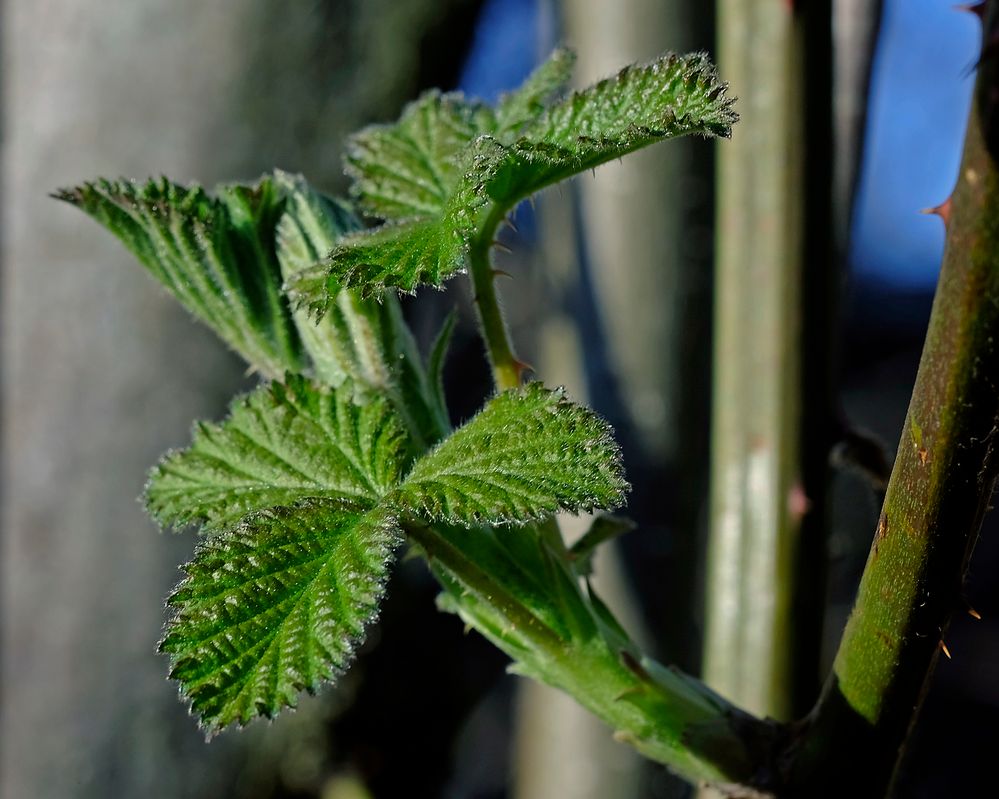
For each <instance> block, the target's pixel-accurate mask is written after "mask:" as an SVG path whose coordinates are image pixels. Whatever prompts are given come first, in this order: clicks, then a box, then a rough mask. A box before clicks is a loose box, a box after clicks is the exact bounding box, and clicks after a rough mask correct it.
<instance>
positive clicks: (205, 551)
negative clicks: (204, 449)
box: [160, 500, 399, 732]
mask: <svg viewBox="0 0 999 799" xmlns="http://www.w3.org/2000/svg"><path fill="white" fill-rule="evenodd" d="M398 541H399V532H398V528H397V526H396V523H395V520H394V519H392V518H391V517H390V516H388V515H386V514H384V513H382V512H380V511H368V512H365V511H364V510H363V509H360V508H357V507H354V506H351V505H345V504H343V503H341V502H336V501H330V500H305V501H303V502H301V503H299V504H298V505H296V506H294V507H288V508H274V509H271V510H266V511H261V512H259V513H257V514H255V515H251V516H249V517H247V518H246V519H245V520H244V521H243V522H241V523H240V524H239V525H238V526H237V527H236V528H235V529H233V530H231V531H229V532H227V533H224V534H222V535H220V536H217V537H215V538H211V539H209V540H208V541H207V542H205V543H204V544H202V545H201V546H200V547H199V548H198V550H197V551H196V552H195V555H194V560H193V561H192V562H191V563H189V564H188V565H187V566H186V571H187V577H186V578H185V579H184V580H183V582H181V584H180V585H179V586H178V587H177V589H176V590H175V591H174V593H173V594H172V595H171V597H170V600H169V604H170V605H171V606H172V607H173V608H175V610H176V614H175V615H174V617H173V618H172V619H171V620H170V621H169V622H168V624H167V628H166V635H165V637H164V638H163V641H162V642H161V643H160V651H162V652H166V653H169V654H170V655H171V670H170V676H171V677H173V678H174V679H176V680H178V681H179V682H180V684H181V692H182V693H183V694H184V695H185V696H187V698H188V699H189V700H190V702H191V709H192V711H193V712H194V713H196V714H198V715H199V716H200V717H201V720H202V723H203V724H204V725H205V726H206V727H207V728H208V730H209V731H211V732H214V731H217V730H219V729H220V728H222V727H224V726H226V725H228V724H232V723H238V724H245V723H247V722H248V721H250V720H251V719H253V718H254V717H256V716H261V715H262V716H267V717H271V716H273V715H274V714H275V713H276V712H277V711H278V710H280V709H281V708H283V707H287V706H292V707H293V706H294V705H295V703H296V702H297V698H298V694H299V693H300V692H301V691H303V690H307V691H310V692H311V691H314V690H315V689H316V688H318V687H319V685H320V684H321V683H322V682H324V681H328V680H330V679H332V678H333V677H335V676H336V674H337V673H338V672H339V671H341V670H342V669H344V668H345V667H346V666H347V664H348V663H349V661H350V660H351V659H352V657H353V654H354V652H355V649H356V647H357V645H358V644H359V643H360V641H361V640H362V639H363V636H364V630H365V627H366V626H367V625H368V624H370V623H371V622H372V621H373V620H374V618H375V616H376V615H377V609H378V603H379V601H380V599H381V597H382V594H383V593H384V584H385V578H386V572H387V566H388V562H389V559H390V557H391V554H392V550H393V548H394V547H395V545H396V544H397V542H398Z"/></svg>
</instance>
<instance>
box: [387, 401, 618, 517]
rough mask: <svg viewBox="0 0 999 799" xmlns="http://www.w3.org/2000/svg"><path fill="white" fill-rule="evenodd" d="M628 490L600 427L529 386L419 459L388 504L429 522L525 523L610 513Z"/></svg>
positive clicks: (592, 417) (587, 414) (584, 412)
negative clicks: (607, 510) (584, 513)
mask: <svg viewBox="0 0 999 799" xmlns="http://www.w3.org/2000/svg"><path fill="white" fill-rule="evenodd" d="M627 487H628V486H627V483H626V482H625V480H624V476H623V474H622V469H621V462H620V454H619V451H618V447H617V444H615V442H614V440H613V438H612V437H611V431H610V428H609V426H608V425H607V424H606V422H604V421H603V420H602V419H600V417H598V416H597V415H596V414H594V413H593V412H592V411H590V410H588V409H586V408H583V407H581V406H579V405H575V404H573V403H571V402H569V401H568V400H567V399H566V398H565V396H564V394H563V393H562V392H561V391H549V390H548V389H546V388H544V387H543V386H542V385H541V384H540V383H531V384H529V385H527V386H525V387H523V388H521V389H516V390H511V391H507V392H504V393H503V394H500V395H498V396H497V397H495V398H494V399H492V400H491V401H490V402H489V403H488V404H487V405H486V407H485V408H484V409H483V410H482V411H481V412H480V413H479V414H478V415H477V416H475V417H474V418H473V419H472V420H471V421H470V422H468V423H467V424H465V425H464V426H463V427H461V428H460V429H458V430H456V431H455V432H454V433H452V434H451V436H450V437H449V438H447V439H445V440H444V441H443V442H442V443H440V444H439V445H438V446H437V447H436V448H435V449H434V450H433V451H431V452H430V453H429V454H427V455H425V456H424V457H423V458H421V459H420V460H418V461H417V462H416V465H415V466H414V467H413V469H412V471H411V472H410V473H409V475H408V476H407V477H406V480H405V481H404V482H403V484H402V485H401V486H400V488H399V490H398V492H397V493H396V494H395V496H394V501H395V502H396V503H397V504H398V505H399V506H400V507H401V508H403V509H405V510H407V511H409V512H411V513H413V514H415V515H417V516H420V517H421V518H424V519H427V520H430V521H446V522H449V523H453V524H466V525H468V524H475V523H479V522H484V523H487V524H505V523H524V522H528V521H531V520H535V519H540V518H543V517H545V516H547V515H549V514H551V513H554V512H555V511H558V510H566V511H569V512H573V513H575V512H578V511H582V510H592V509H593V508H597V507H599V508H612V507H615V506H617V505H620V504H621V502H622V500H623V498H624V492H625V490H626V489H627Z"/></svg>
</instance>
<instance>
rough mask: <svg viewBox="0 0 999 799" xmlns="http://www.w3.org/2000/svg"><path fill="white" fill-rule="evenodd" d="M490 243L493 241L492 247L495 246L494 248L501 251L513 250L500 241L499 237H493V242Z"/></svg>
mask: <svg viewBox="0 0 999 799" xmlns="http://www.w3.org/2000/svg"><path fill="white" fill-rule="evenodd" d="M492 243H493V246H494V247H495V248H496V249H497V250H502V251H503V252H513V250H511V249H510V248H509V247H507V246H506V245H505V244H504V243H503V242H502V241H500V240H499V239H493V242H492Z"/></svg>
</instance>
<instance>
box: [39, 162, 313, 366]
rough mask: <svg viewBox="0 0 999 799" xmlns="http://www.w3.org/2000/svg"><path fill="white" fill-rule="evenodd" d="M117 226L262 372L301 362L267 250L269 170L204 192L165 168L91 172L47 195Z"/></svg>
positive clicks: (273, 204)
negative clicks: (157, 172)
mask: <svg viewBox="0 0 999 799" xmlns="http://www.w3.org/2000/svg"><path fill="white" fill-rule="evenodd" d="M55 196H56V197H58V198H59V199H61V200H65V201H67V202H69V203H72V204H73V205H76V206H78V207H79V208H81V209H82V210H83V211H85V212H86V213H87V214H89V215H90V216H91V217H93V218H94V219H96V220H97V221H98V222H100V223H101V224H102V225H104V226H105V227H106V228H107V229H108V230H109V231H111V232H112V233H113V234H114V235H115V236H117V237H118V238H119V239H120V240H121V241H122V242H123V243H124V244H125V246H126V247H128V249H129V250H131V252H132V253H133V254H134V255H135V256H136V257H137V258H138V259H139V261H140V262H141V263H142V264H143V266H145V267H146V269H148V270H149V272H150V273H151V274H152V275H153V276H154V277H155V278H156V279H157V280H159V281H160V282H161V283H162V284H163V285H165V286H166V287H167V288H168V289H169V290H170V291H171V292H172V293H173V294H174V296H175V297H177V299H178V300H180V302H181V303H182V304H183V305H184V307H185V308H187V309H188V310H189V311H190V312H191V313H193V314H194V315H195V316H196V317H198V318H199V319H201V321H203V322H205V323H206V324H207V325H208V326H209V327H211V328H212V329H213V330H214V331H215V332H216V333H218V335H219V336H221V338H222V339H223V340H224V341H225V342H226V343H227V344H228V345H229V346H230V347H232V348H233V349H234V350H235V351H236V352H238V353H239V354H240V355H241V356H243V358H245V359H246V360H247V361H248V362H249V363H250V364H251V365H252V366H254V367H255V368H256V369H258V370H259V371H260V372H261V373H262V374H263V375H265V376H267V377H271V378H275V377H279V376H280V375H282V374H284V372H285V371H300V370H301V368H302V366H303V362H302V359H301V352H300V349H301V347H300V342H299V340H298V335H297V332H296V331H295V327H294V325H293V323H292V320H291V311H290V309H289V307H288V303H287V300H286V299H285V298H284V297H283V296H282V293H281V283H282V281H281V275H280V270H279V267H278V263H277V259H276V257H275V255H274V242H273V229H274V225H275V224H276V223H277V218H278V216H279V215H280V211H281V202H282V200H281V197H280V196H279V195H278V193H277V192H276V191H275V190H274V186H273V184H272V183H271V182H270V180H269V179H267V178H263V179H261V181H260V182H259V183H258V184H256V185H255V186H239V185H229V186H222V187H220V189H219V197H218V198H217V199H216V198H212V197H210V196H209V195H208V194H207V193H206V192H205V191H204V189H202V188H201V187H199V186H191V187H189V188H185V187H183V186H178V185H176V184H174V183H170V182H169V181H168V180H166V179H165V178H163V179H160V180H157V181H149V182H148V183H146V184H145V185H141V186H140V185H138V184H135V183H132V182H127V181H117V182H111V181H107V180H97V181H95V182H92V183H85V184H83V185H82V186H79V187H76V188H73V189H66V190H63V191H61V192H58V193H57V194H56V195H55Z"/></svg>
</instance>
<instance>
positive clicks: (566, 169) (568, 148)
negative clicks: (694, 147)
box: [489, 53, 736, 205]
mask: <svg viewBox="0 0 999 799" xmlns="http://www.w3.org/2000/svg"><path fill="white" fill-rule="evenodd" d="M726 88H727V87H726V84H724V83H721V82H719V81H718V78H717V75H716V73H715V70H714V67H713V66H712V65H711V63H710V61H708V59H707V56H705V55H704V54H703V53H695V54H693V55H686V56H679V55H675V54H673V53H670V54H667V55H664V56H662V57H661V58H659V59H657V60H655V61H653V62H652V63H650V64H645V65H641V66H628V67H625V68H624V69H622V70H621V71H620V72H619V73H618V74H617V75H616V76H614V77H613V78H608V79H606V80H602V81H600V82H599V83H597V84H595V85H593V86H591V87H589V88H588V89H584V90H583V91H580V92H575V93H573V94H572V95H571V96H569V97H567V98H566V99H564V100H561V101H559V102H557V103H555V104H553V105H552V106H550V107H549V108H548V109H547V110H546V111H545V112H544V113H543V114H542V115H540V116H539V117H538V118H537V119H535V120H534V121H533V122H530V123H528V124H527V125H526V126H524V127H523V128H522V129H521V131H520V137H519V138H518V139H517V140H516V141H513V142H504V143H505V144H509V145H510V150H509V156H508V158H507V160H506V163H505V164H504V166H503V167H502V168H501V169H499V170H495V171H494V175H493V177H492V178H491V181H490V187H489V194H490V197H492V198H493V200H494V201H495V202H498V203H500V204H504V205H509V204H512V203H514V202H517V201H519V200H521V199H523V198H524V197H527V196H529V195H530V194H533V193H534V192H536V191H539V190H540V189H542V188H544V187H545V186H549V185H551V184H553V183H557V182H558V181H561V180H565V179H566V178H568V177H571V176H572V175H576V174H579V173H580V172H584V171H586V170H589V169H593V168H594V167H597V166H599V165H600V164H604V163H606V162H608V161H611V160H613V159H615V158H620V157H621V156H624V155H627V154H628V153H630V152H633V151H635V150H638V149H640V148H642V147H646V146H648V145H650V144H654V143H655V142H657V141H662V140H663V139H669V138H675V137H677V136H686V135H690V134H696V135H700V136H723V137H727V136H729V135H730V133H731V128H732V124H733V123H734V122H735V120H736V114H735V112H734V111H733V110H732V102H733V101H732V100H731V98H729V97H728V96H727V95H726Z"/></svg>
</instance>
